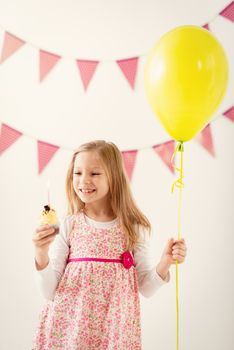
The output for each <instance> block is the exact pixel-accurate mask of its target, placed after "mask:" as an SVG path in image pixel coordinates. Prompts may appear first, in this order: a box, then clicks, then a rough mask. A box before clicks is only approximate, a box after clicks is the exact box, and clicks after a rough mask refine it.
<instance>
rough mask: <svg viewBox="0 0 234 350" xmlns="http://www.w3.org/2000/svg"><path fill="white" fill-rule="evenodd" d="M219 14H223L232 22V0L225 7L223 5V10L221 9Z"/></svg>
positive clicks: (233, 6) (233, 2) (233, 12)
mask: <svg viewBox="0 0 234 350" xmlns="http://www.w3.org/2000/svg"><path fill="white" fill-rule="evenodd" d="M219 14H220V16H223V17H225V18H227V19H229V20H230V21H232V22H234V1H232V2H231V3H230V4H229V5H228V6H227V7H225V9H224V10H222V11H221V12H220V13H219Z"/></svg>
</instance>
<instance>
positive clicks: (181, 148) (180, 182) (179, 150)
mask: <svg viewBox="0 0 234 350" xmlns="http://www.w3.org/2000/svg"><path fill="white" fill-rule="evenodd" d="M183 152H184V145H183V142H179V143H178V144H177V146H176V149H175V151H174V153H173V155H172V158H171V162H172V165H173V167H174V168H175V170H176V171H178V172H179V175H180V177H179V179H177V180H175V181H174V182H173V184H172V192H174V189H175V187H177V188H179V190H180V191H179V207H178V239H180V230H181V206H182V189H183V187H184V183H183V177H184V175H183ZM177 153H180V166H179V168H177V167H176V166H175V165H174V164H173V160H174V157H175V155H176V154H177ZM178 265H179V264H178V260H176V350H179V266H178Z"/></svg>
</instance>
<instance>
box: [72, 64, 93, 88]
mask: <svg viewBox="0 0 234 350" xmlns="http://www.w3.org/2000/svg"><path fill="white" fill-rule="evenodd" d="M76 63H77V66H78V68H79V71H80V76H81V80H82V83H83V86H84V89H85V91H86V90H87V88H88V85H89V82H90V80H91V79H92V77H93V75H94V73H95V70H96V68H97V65H98V63H99V62H98V61H87V60H86V61H85V60H77V61H76Z"/></svg>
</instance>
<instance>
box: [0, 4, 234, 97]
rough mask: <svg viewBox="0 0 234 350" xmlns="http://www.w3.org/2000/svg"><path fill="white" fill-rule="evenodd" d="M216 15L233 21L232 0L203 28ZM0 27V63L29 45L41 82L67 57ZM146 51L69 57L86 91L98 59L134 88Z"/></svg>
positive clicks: (208, 28) (207, 27)
mask: <svg viewBox="0 0 234 350" xmlns="http://www.w3.org/2000/svg"><path fill="white" fill-rule="evenodd" d="M218 16H222V17H223V18H225V19H227V20H229V21H231V22H234V1H232V2H231V3H229V5H227V6H226V7H225V8H224V9H222V10H221V11H220V12H219V13H217V14H216V15H215V16H213V18H212V19H211V20H210V21H209V22H207V23H205V24H203V25H202V27H203V28H205V29H207V30H210V27H209V24H210V23H211V22H213V21H214V20H215V19H216V18H217V17H218ZM0 29H1V30H2V31H3V32H4V33H5V35H4V41H3V46H2V52H1V57H0V63H1V64H2V63H3V62H4V61H6V60H7V59H8V58H9V57H10V56H12V55H13V54H14V53H15V52H16V51H18V50H19V49H20V48H21V47H22V46H24V45H26V44H27V45H29V46H31V47H33V48H35V49H37V50H38V51H39V66H40V67H39V83H42V82H43V81H44V79H45V78H46V77H47V75H48V74H49V73H50V72H51V70H52V69H53V68H54V67H55V65H57V64H58V62H59V60H61V58H66V59H69V58H70V57H67V56H66V55H63V56H62V55H59V54H57V53H54V52H51V51H50V52H49V51H46V50H44V49H42V48H39V47H38V46H36V45H34V44H33V43H30V42H28V41H27V42H26V41H25V40H23V39H22V38H19V37H18V36H17V35H16V34H15V33H10V32H9V31H7V30H6V29H5V28H3V27H2V26H0ZM147 55H148V53H144V54H139V55H137V56H135V57H127V58H121V59H120V58H118V59H112V60H110V59H109V60H107V59H102V60H100V59H83V58H74V57H73V58H70V59H72V60H75V61H76V63H77V67H78V70H79V73H80V78H81V81H82V84H83V88H84V91H85V92H86V91H87V88H88V86H89V84H90V82H91V80H92V78H93V76H94V73H95V71H96V70H97V67H98V65H99V63H100V61H102V62H105V61H113V62H116V64H117V65H118V67H119V68H120V70H121V72H122V74H123V75H124V77H125V79H126V80H127V82H128V84H129V86H130V87H131V88H132V89H133V90H134V88H135V82H136V73H137V66H138V61H139V58H140V57H144V56H147Z"/></svg>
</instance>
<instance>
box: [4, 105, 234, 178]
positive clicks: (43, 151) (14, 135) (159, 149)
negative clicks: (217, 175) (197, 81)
mask: <svg viewBox="0 0 234 350" xmlns="http://www.w3.org/2000/svg"><path fill="white" fill-rule="evenodd" d="M222 116H223V117H225V118H228V119H229V120H231V121H232V122H234V106H232V107H231V108H229V109H227V110H226V111H224V112H223V113H222ZM20 136H25V137H30V138H31V139H33V140H34V141H36V142H37V162H38V174H39V175H40V174H41V173H42V172H43V171H44V169H45V168H46V166H47V165H48V164H49V162H50V161H51V159H52V158H53V156H54V155H55V153H56V152H57V151H58V150H59V149H65V148H64V147H62V146H57V145H53V144H51V143H48V142H44V141H41V140H37V139H36V138H34V137H32V136H30V135H27V134H24V133H23V132H21V131H18V130H16V129H13V128H12V127H10V126H9V125H6V124H5V123H2V124H1V131H0V155H2V153H3V152H4V151H6V150H7V149H8V148H9V147H10V146H11V145H13V144H14V143H15V141H16V140H17V139H18V138H19V137H20ZM194 140H195V141H196V142H198V143H199V144H200V145H201V146H202V147H203V148H204V149H205V150H206V151H207V152H208V153H209V154H210V155H211V156H212V157H215V149H214V143H213V136H212V130H211V124H208V125H207V126H206V127H205V128H204V129H203V130H202V131H201V132H200V133H199V134H198V135H197V136H196V137H195V138H194ZM175 147H176V142H175V141H174V140H169V141H166V142H162V143H159V144H156V145H153V146H150V147H144V148H139V149H135V150H127V151H122V152H121V153H122V157H123V163H124V167H125V170H126V173H127V176H128V178H129V180H130V181H131V180H132V176H133V173H134V168H135V164H136V159H137V155H138V152H139V151H141V150H142V149H146V148H148V149H150V148H152V149H153V151H154V153H155V154H156V155H157V156H158V157H159V158H160V160H161V161H162V162H163V163H164V164H165V165H166V167H167V169H169V171H170V172H171V173H172V174H174V166H173V165H172V162H171V157H172V154H173V153H174V150H175ZM66 149H67V148H66ZM69 150H70V151H71V152H73V151H74V150H73V149H69Z"/></svg>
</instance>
